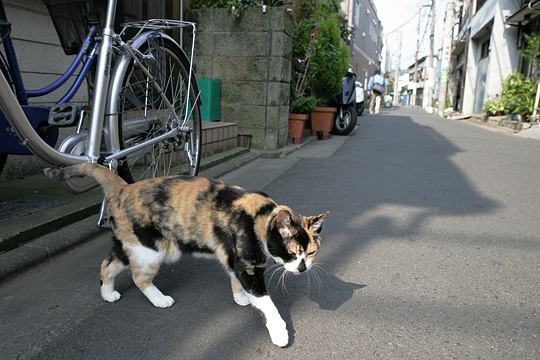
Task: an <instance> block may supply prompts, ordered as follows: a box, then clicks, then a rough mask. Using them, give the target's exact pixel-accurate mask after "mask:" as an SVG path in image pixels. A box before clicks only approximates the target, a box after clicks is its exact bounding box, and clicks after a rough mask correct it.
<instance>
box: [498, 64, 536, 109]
mask: <svg viewBox="0 0 540 360" xmlns="http://www.w3.org/2000/svg"><path fill="white" fill-rule="evenodd" d="M537 84H538V83H537V81H536V80H534V79H531V78H525V76H523V75H522V74H520V73H514V74H511V75H509V76H508V77H507V78H506V79H505V80H504V82H503V85H502V89H503V90H502V93H503V94H502V97H501V99H502V103H503V106H504V111H505V112H507V113H510V114H511V113H519V114H521V115H530V114H532V112H533V108H534V98H535V95H536V86H537Z"/></svg>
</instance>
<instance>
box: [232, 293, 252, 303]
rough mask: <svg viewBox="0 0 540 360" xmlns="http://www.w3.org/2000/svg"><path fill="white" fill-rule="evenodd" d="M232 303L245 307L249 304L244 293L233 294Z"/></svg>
mask: <svg viewBox="0 0 540 360" xmlns="http://www.w3.org/2000/svg"><path fill="white" fill-rule="evenodd" d="M233 298H234V302H235V303H237V304H238V305H240V306H247V305H249V304H250V302H249V298H248V296H247V295H246V293H245V292H243V291H242V292H238V293H233Z"/></svg>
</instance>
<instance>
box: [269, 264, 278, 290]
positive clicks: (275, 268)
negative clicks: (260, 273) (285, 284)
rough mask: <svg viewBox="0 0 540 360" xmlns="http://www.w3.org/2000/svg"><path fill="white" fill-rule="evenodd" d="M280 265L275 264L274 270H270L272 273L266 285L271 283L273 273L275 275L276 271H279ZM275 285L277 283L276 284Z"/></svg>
mask: <svg viewBox="0 0 540 360" xmlns="http://www.w3.org/2000/svg"><path fill="white" fill-rule="evenodd" d="M279 269H280V267H279V266H277V267H274V271H273V272H272V275H270V279H269V280H268V286H271V285H272V279H273V278H274V275H276V273H277V272H278V271H279ZM278 283H279V277H278ZM276 286H277V284H276Z"/></svg>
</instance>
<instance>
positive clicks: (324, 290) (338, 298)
mask: <svg viewBox="0 0 540 360" xmlns="http://www.w3.org/2000/svg"><path fill="white" fill-rule="evenodd" d="M317 275H318V278H317V277H316V275H314V274H309V275H308V274H302V275H298V276H296V275H289V276H287V278H286V279H285V284H283V279H278V280H276V278H275V276H274V277H273V278H272V276H271V274H270V275H268V274H267V277H266V280H267V286H268V289H269V292H270V294H271V297H272V299H273V300H274V302H275V303H276V306H277V307H278V309H279V312H280V314H281V316H282V317H283V320H285V322H286V323H287V328H288V329H289V336H290V341H289V346H291V345H292V344H293V343H294V335H295V330H294V324H293V321H292V317H291V306H292V304H293V303H295V302H298V301H299V300H301V299H302V298H306V297H307V298H308V299H309V300H310V301H312V302H315V303H317V304H318V305H319V308H320V309H323V310H337V309H339V308H340V307H341V306H342V305H343V304H345V303H346V302H347V301H349V300H350V299H352V297H353V296H354V295H355V292H356V291H357V290H360V289H362V288H364V287H366V286H367V285H364V284H356V283H353V282H348V281H344V280H341V279H339V278H338V277H336V276H335V275H332V274H329V273H325V274H321V273H318V274H317Z"/></svg>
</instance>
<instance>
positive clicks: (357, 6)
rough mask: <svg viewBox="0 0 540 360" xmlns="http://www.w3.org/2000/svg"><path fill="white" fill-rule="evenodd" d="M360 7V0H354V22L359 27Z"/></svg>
mask: <svg viewBox="0 0 540 360" xmlns="http://www.w3.org/2000/svg"><path fill="white" fill-rule="evenodd" d="M361 8H362V5H361V4H360V0H356V1H355V5H354V23H355V24H356V26H358V27H360V9H361Z"/></svg>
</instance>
